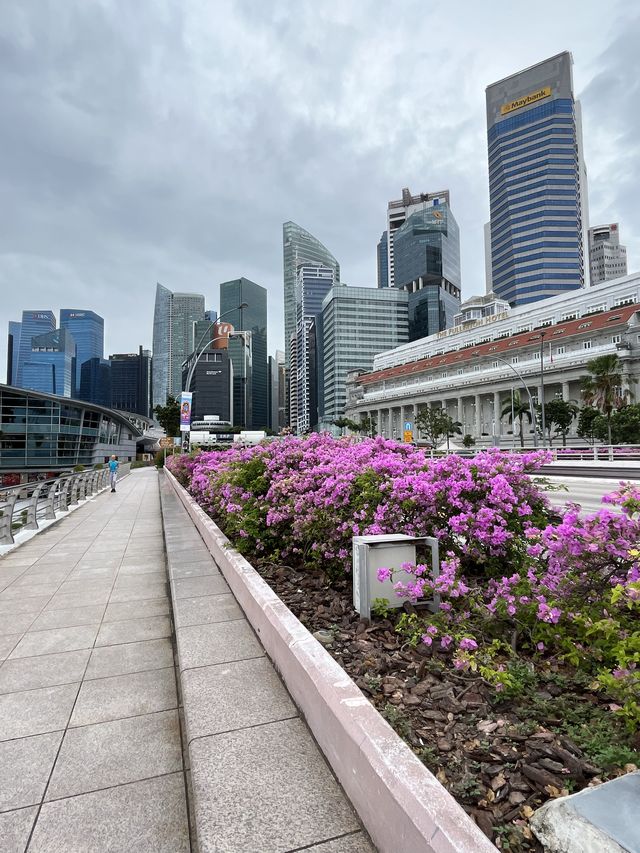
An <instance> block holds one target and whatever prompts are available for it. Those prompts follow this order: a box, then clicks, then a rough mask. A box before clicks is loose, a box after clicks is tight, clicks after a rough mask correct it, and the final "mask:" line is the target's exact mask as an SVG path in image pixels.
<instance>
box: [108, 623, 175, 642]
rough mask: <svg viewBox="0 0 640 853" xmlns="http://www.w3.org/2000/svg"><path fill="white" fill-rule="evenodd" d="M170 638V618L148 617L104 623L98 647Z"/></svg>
mask: <svg viewBox="0 0 640 853" xmlns="http://www.w3.org/2000/svg"><path fill="white" fill-rule="evenodd" d="M170 636H171V622H170V621H169V617H168V616H148V617H146V618H145V619H130V620H127V621H124V620H123V621H119V622H108V623H103V624H102V627H101V628H100V631H99V633H98V638H97V640H96V646H114V645H118V644H120V643H135V642H138V641H140V640H158V639H160V638H161V637H170Z"/></svg>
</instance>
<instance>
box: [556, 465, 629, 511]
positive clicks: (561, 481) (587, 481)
mask: <svg viewBox="0 0 640 853" xmlns="http://www.w3.org/2000/svg"><path fill="white" fill-rule="evenodd" d="M545 479H546V480H549V482H550V483H553V485H555V486H563V487H564V488H563V489H562V490H561V491H557V492H556V491H553V492H549V493H548V494H549V499H550V501H551V503H552V504H553V505H555V506H563V505H564V504H566V503H567V501H572V502H575V503H579V504H580V505H581V506H582V509H583V511H584V512H596V511H597V510H599V509H603V508H608V509H615V507H612V506H611V504H603V503H602V496H603V495H606V494H609V493H610V492H615V491H616V489H617V488H618V486H619V483H620V479H604V478H599V479H595V478H592V477H566V476H563V475H559V476H556V475H554V476H548V475H546V474H545Z"/></svg>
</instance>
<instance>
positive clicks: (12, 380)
mask: <svg viewBox="0 0 640 853" xmlns="http://www.w3.org/2000/svg"><path fill="white" fill-rule="evenodd" d="M21 329H22V323H18V322H16V321H15V320H9V334H8V336H7V385H17V384H18V353H19V352H20V331H21Z"/></svg>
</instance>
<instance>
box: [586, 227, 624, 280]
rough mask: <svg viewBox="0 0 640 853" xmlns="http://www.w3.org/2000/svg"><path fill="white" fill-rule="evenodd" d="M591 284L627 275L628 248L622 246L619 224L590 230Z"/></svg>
mask: <svg viewBox="0 0 640 853" xmlns="http://www.w3.org/2000/svg"><path fill="white" fill-rule="evenodd" d="M589 269H590V272H591V284H592V285H593V284H600V283H601V282H603V281H609V279H611V278H622V277H623V276H625V275H627V248H626V246H622V245H621V244H620V229H619V228H618V223H617V222H613V223H611V224H610V225H598V226H595V227H594V228H589Z"/></svg>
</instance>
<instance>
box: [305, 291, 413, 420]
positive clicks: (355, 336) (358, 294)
mask: <svg viewBox="0 0 640 853" xmlns="http://www.w3.org/2000/svg"><path fill="white" fill-rule="evenodd" d="M407 301H408V294H407V292H406V291H404V290H399V289H398V288H395V287H388V288H374V287H345V286H344V285H335V286H334V287H332V288H331V290H330V291H329V293H328V294H327V295H326V297H325V299H324V302H323V304H322V339H323V374H324V405H323V412H321V413H320V414H321V420H322V421H323V425H324V426H327V427H328V426H329V425H330V424H331V421H333V420H334V419H336V418H339V417H342V415H344V408H345V401H346V382H347V372H348V371H350V370H371V366H372V364H373V357H374V355H377V354H378V353H380V352H383V351H384V350H388V349H393V348H394V347H397V346H399V345H400V344H404V343H407V341H408V339H409V323H408V313H407Z"/></svg>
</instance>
